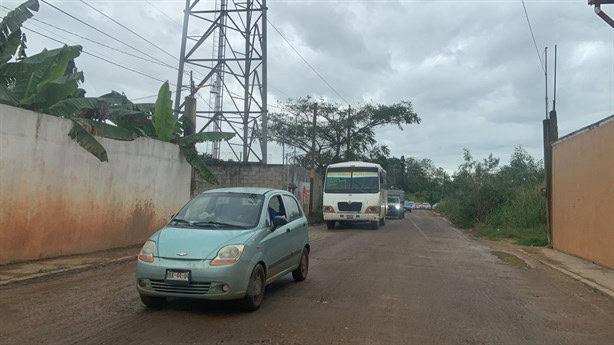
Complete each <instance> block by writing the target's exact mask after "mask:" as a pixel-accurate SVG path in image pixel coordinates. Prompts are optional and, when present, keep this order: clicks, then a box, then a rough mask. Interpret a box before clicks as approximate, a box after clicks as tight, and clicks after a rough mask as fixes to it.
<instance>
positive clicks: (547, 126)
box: [543, 45, 559, 245]
mask: <svg viewBox="0 0 614 345" xmlns="http://www.w3.org/2000/svg"><path fill="white" fill-rule="evenodd" d="M546 49H547V48H546ZM557 50H558V49H557V46H556V45H555V46H554V90H553V98H552V111H548V103H547V102H548V101H547V99H548V97H547V96H546V119H544V120H543V133H544V174H545V180H546V223H547V224H546V230H547V232H546V235H547V237H548V243H549V244H551V245H552V241H553V238H552V237H553V229H552V212H553V208H552V144H553V143H554V142H555V141H557V140H558V139H559V130H558V119H557V114H556V65H557V55H558V54H557V53H558V52H557ZM546 52H547V50H546ZM545 57H546V66H548V65H547V61H548V60H547V58H548V55H545ZM546 68H547V67H546ZM546 71H547V70H546ZM546 73H547V72H546ZM546 76H547V74H546ZM546 85H548V79H547V77H546ZM546 90H547V89H546ZM546 92H547V91H546Z"/></svg>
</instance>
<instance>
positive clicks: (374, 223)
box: [369, 220, 382, 230]
mask: <svg viewBox="0 0 614 345" xmlns="http://www.w3.org/2000/svg"><path fill="white" fill-rule="evenodd" d="M381 222H382V221H381V220H380V221H379V222H371V224H369V225H370V227H371V229H373V230H377V229H379V224H380V223H381Z"/></svg>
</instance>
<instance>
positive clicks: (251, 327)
mask: <svg viewBox="0 0 614 345" xmlns="http://www.w3.org/2000/svg"><path fill="white" fill-rule="evenodd" d="M312 232H313V234H312V252H311V265H310V270H309V276H308V278H307V280H306V281H304V282H302V283H295V282H294V281H293V280H292V277H291V276H287V277H284V278H283V279H281V280H279V281H277V282H275V283H273V284H271V285H269V286H268V287H267V292H266V297H265V300H264V302H263V305H262V307H261V308H260V310H258V311H256V312H253V313H246V312H243V311H242V310H241V309H240V307H239V306H238V305H236V304H233V303H213V302H204V301H192V300H171V301H169V302H168V303H167V304H166V306H165V307H164V308H163V309H162V310H149V309H146V308H145V307H143V306H142V305H141V303H140V300H139V298H138V295H137V293H136V291H135V287H134V270H135V264H134V263H133V262H130V263H124V264H118V265H111V266H107V267H104V268H98V269H92V270H89V271H85V272H79V273H74V274H65V275H58V276H53V277H50V278H48V279H39V280H35V281H30V282H27V283H17V284H11V285H8V286H6V287H2V288H0V344H612V343H614V327H613V326H614V301H613V300H612V299H611V298H609V297H606V296H603V295H600V294H599V293H596V292H594V291H593V290H591V289H589V288H588V287H586V286H585V285H583V284H581V283H578V282H576V281H574V280H572V279H570V278H568V277H566V276H563V275H561V274H560V273H558V272H556V271H554V270H552V269H550V268H547V267H545V266H541V265H539V264H537V265H536V264H534V263H531V262H525V261H523V260H522V259H519V258H517V257H515V256H513V255H509V254H506V253H502V252H498V251H494V250H493V249H492V248H490V247H488V245H486V244H484V243H482V242H480V241H476V240H473V239H471V238H469V237H468V236H467V235H465V234H463V233H461V232H460V231H459V230H456V229H453V228H452V227H450V226H449V225H448V224H447V223H446V222H445V221H444V220H443V219H441V218H439V217H435V216H433V215H432V214H431V213H430V212H426V211H417V212H415V213H413V214H411V215H410V214H407V216H406V218H405V219H404V220H389V221H388V222H387V225H386V226H384V227H381V228H380V229H379V230H369V229H366V228H364V229H362V228H358V227H355V228H344V229H338V230H334V231H327V230H324V228H323V227H318V228H315V229H312Z"/></svg>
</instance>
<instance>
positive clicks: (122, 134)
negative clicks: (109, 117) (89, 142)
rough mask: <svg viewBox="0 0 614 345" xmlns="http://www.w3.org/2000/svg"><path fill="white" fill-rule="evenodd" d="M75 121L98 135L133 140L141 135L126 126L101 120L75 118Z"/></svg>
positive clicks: (89, 131)
mask: <svg viewBox="0 0 614 345" xmlns="http://www.w3.org/2000/svg"><path fill="white" fill-rule="evenodd" d="M73 121H74V122H77V123H78V124H80V125H81V127H83V129H85V130H86V131H87V132H88V133H90V134H92V135H96V136H99V137H103V138H109V139H115V140H123V141H132V140H134V139H136V138H138V137H139V136H138V135H137V134H136V133H134V132H133V131H131V130H128V129H126V128H120V127H116V126H112V125H109V124H107V123H104V122H100V121H93V120H89V119H79V118H77V119H73Z"/></svg>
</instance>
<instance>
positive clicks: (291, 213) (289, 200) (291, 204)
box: [284, 195, 301, 221]
mask: <svg viewBox="0 0 614 345" xmlns="http://www.w3.org/2000/svg"><path fill="white" fill-rule="evenodd" d="M284 201H285V204H286V207H287V208H288V221H293V220H295V219H298V218H300V217H301V209H300V208H299V206H298V203H297V202H296V199H294V198H293V197H291V196H289V195H284Z"/></svg>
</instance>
